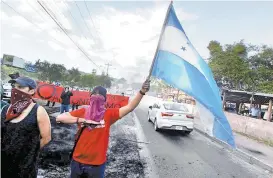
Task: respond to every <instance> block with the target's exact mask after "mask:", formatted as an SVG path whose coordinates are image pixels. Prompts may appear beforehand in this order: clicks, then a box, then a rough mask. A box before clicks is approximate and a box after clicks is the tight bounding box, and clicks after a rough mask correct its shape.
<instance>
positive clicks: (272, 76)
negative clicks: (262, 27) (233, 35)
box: [208, 40, 273, 93]
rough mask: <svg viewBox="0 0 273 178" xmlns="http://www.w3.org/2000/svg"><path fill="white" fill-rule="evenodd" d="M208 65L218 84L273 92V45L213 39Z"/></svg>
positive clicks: (226, 86) (210, 44)
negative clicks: (221, 42)
mask: <svg viewBox="0 0 273 178" xmlns="http://www.w3.org/2000/svg"><path fill="white" fill-rule="evenodd" d="M208 49H209V51H210V57H209V66H210V68H211V69H212V72H213V74H214V78H215V80H216V82H217V84H218V86H219V87H225V88H228V89H235V90H245V91H251V92H265V93H273V48H272V47H270V46H267V45H261V46H257V45H252V44H246V43H245V42H244V41H243V40H241V41H239V42H236V43H234V44H226V45H222V44H220V43H219V42H218V41H210V43H209V45H208Z"/></svg>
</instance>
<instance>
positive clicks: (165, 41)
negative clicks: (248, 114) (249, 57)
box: [150, 2, 235, 147]
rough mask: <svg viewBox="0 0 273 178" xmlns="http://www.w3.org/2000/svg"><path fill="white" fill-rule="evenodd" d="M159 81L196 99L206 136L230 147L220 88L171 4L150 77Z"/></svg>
mask: <svg viewBox="0 0 273 178" xmlns="http://www.w3.org/2000/svg"><path fill="white" fill-rule="evenodd" d="M151 75H152V76H154V77H156V78H159V79H162V80H163V81H165V82H166V83H168V84H169V85H171V86H173V87H175V88H178V89H180V90H182V91H184V92H185V93H187V94H188V95H190V96H192V97H194V98H195V100H196V101H197V108H198V109H199V112H200V113H201V118H200V119H201V120H202V121H203V123H205V122H206V125H207V126H208V127H209V134H210V135H211V136H214V137H216V138H217V139H219V140H222V141H224V142H226V143H228V144H229V145H231V146H232V147H235V142H234V138H233V134H232V130H231V127H230V125H229V123H228V121H227V119H226V116H225V114H224V112H223V111H222V104H221V103H222V102H221V98H220V93H219V88H218V87H217V85H216V82H215V80H214V78H213V75H212V72H211V70H210V68H209V66H208V65H207V63H206V62H205V61H204V60H203V59H202V57H201V56H200V55H199V54H198V52H197V51H196V50H195V48H194V47H193V45H192V44H191V42H190V41H189V39H188V37H187V35H186V34H185V31H184V29H183V27H182V26H181V24H180V22H179V20H178V18H177V16H176V13H175V10H174V8H173V5H172V2H171V3H170V5H169V8H168V11H167V15H166V18H165V21H164V25H163V28H162V31H161V36H160V39H159V43H158V46H157V50H156V53H155V56H154V60H153V63H152V66H151V70H150V76H151Z"/></svg>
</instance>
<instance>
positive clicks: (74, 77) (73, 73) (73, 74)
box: [65, 67, 81, 86]
mask: <svg viewBox="0 0 273 178" xmlns="http://www.w3.org/2000/svg"><path fill="white" fill-rule="evenodd" d="M67 72H68V75H66V77H65V80H66V81H67V82H68V83H69V85H70V86H75V85H78V84H79V81H80V78H81V73H80V71H79V70H78V69H77V68H74V67H72V68H71V69H69V70H68V71H67Z"/></svg>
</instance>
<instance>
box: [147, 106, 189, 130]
mask: <svg viewBox="0 0 273 178" xmlns="http://www.w3.org/2000/svg"><path fill="white" fill-rule="evenodd" d="M193 119H194V117H193V115H192V114H191V113H190V111H189V110H188V108H187V107H186V106H185V105H184V104H183V103H175V102H169V101H159V102H156V103H154V105H153V106H149V110H148V121H149V122H153V123H154V129H155V131H158V130H160V129H168V130H179V131H183V132H184V133H186V134H189V133H191V131H192V130H193Z"/></svg>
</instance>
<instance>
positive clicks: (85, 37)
mask: <svg viewBox="0 0 273 178" xmlns="http://www.w3.org/2000/svg"><path fill="white" fill-rule="evenodd" d="M63 3H64V4H65V6H66V7H67V10H68V12H69V14H70V16H71V17H72V19H73V20H74V21H75V23H76V24H77V26H78V28H79V29H80V31H81V33H82V35H83V36H84V38H85V39H86V40H88V39H87V37H86V36H85V35H84V32H83V30H82V28H81V27H80V25H79V24H78V21H77V20H76V19H75V17H74V16H73V14H72V13H71V11H70V10H69V7H68V5H67V4H66V3H65V1H63Z"/></svg>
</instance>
